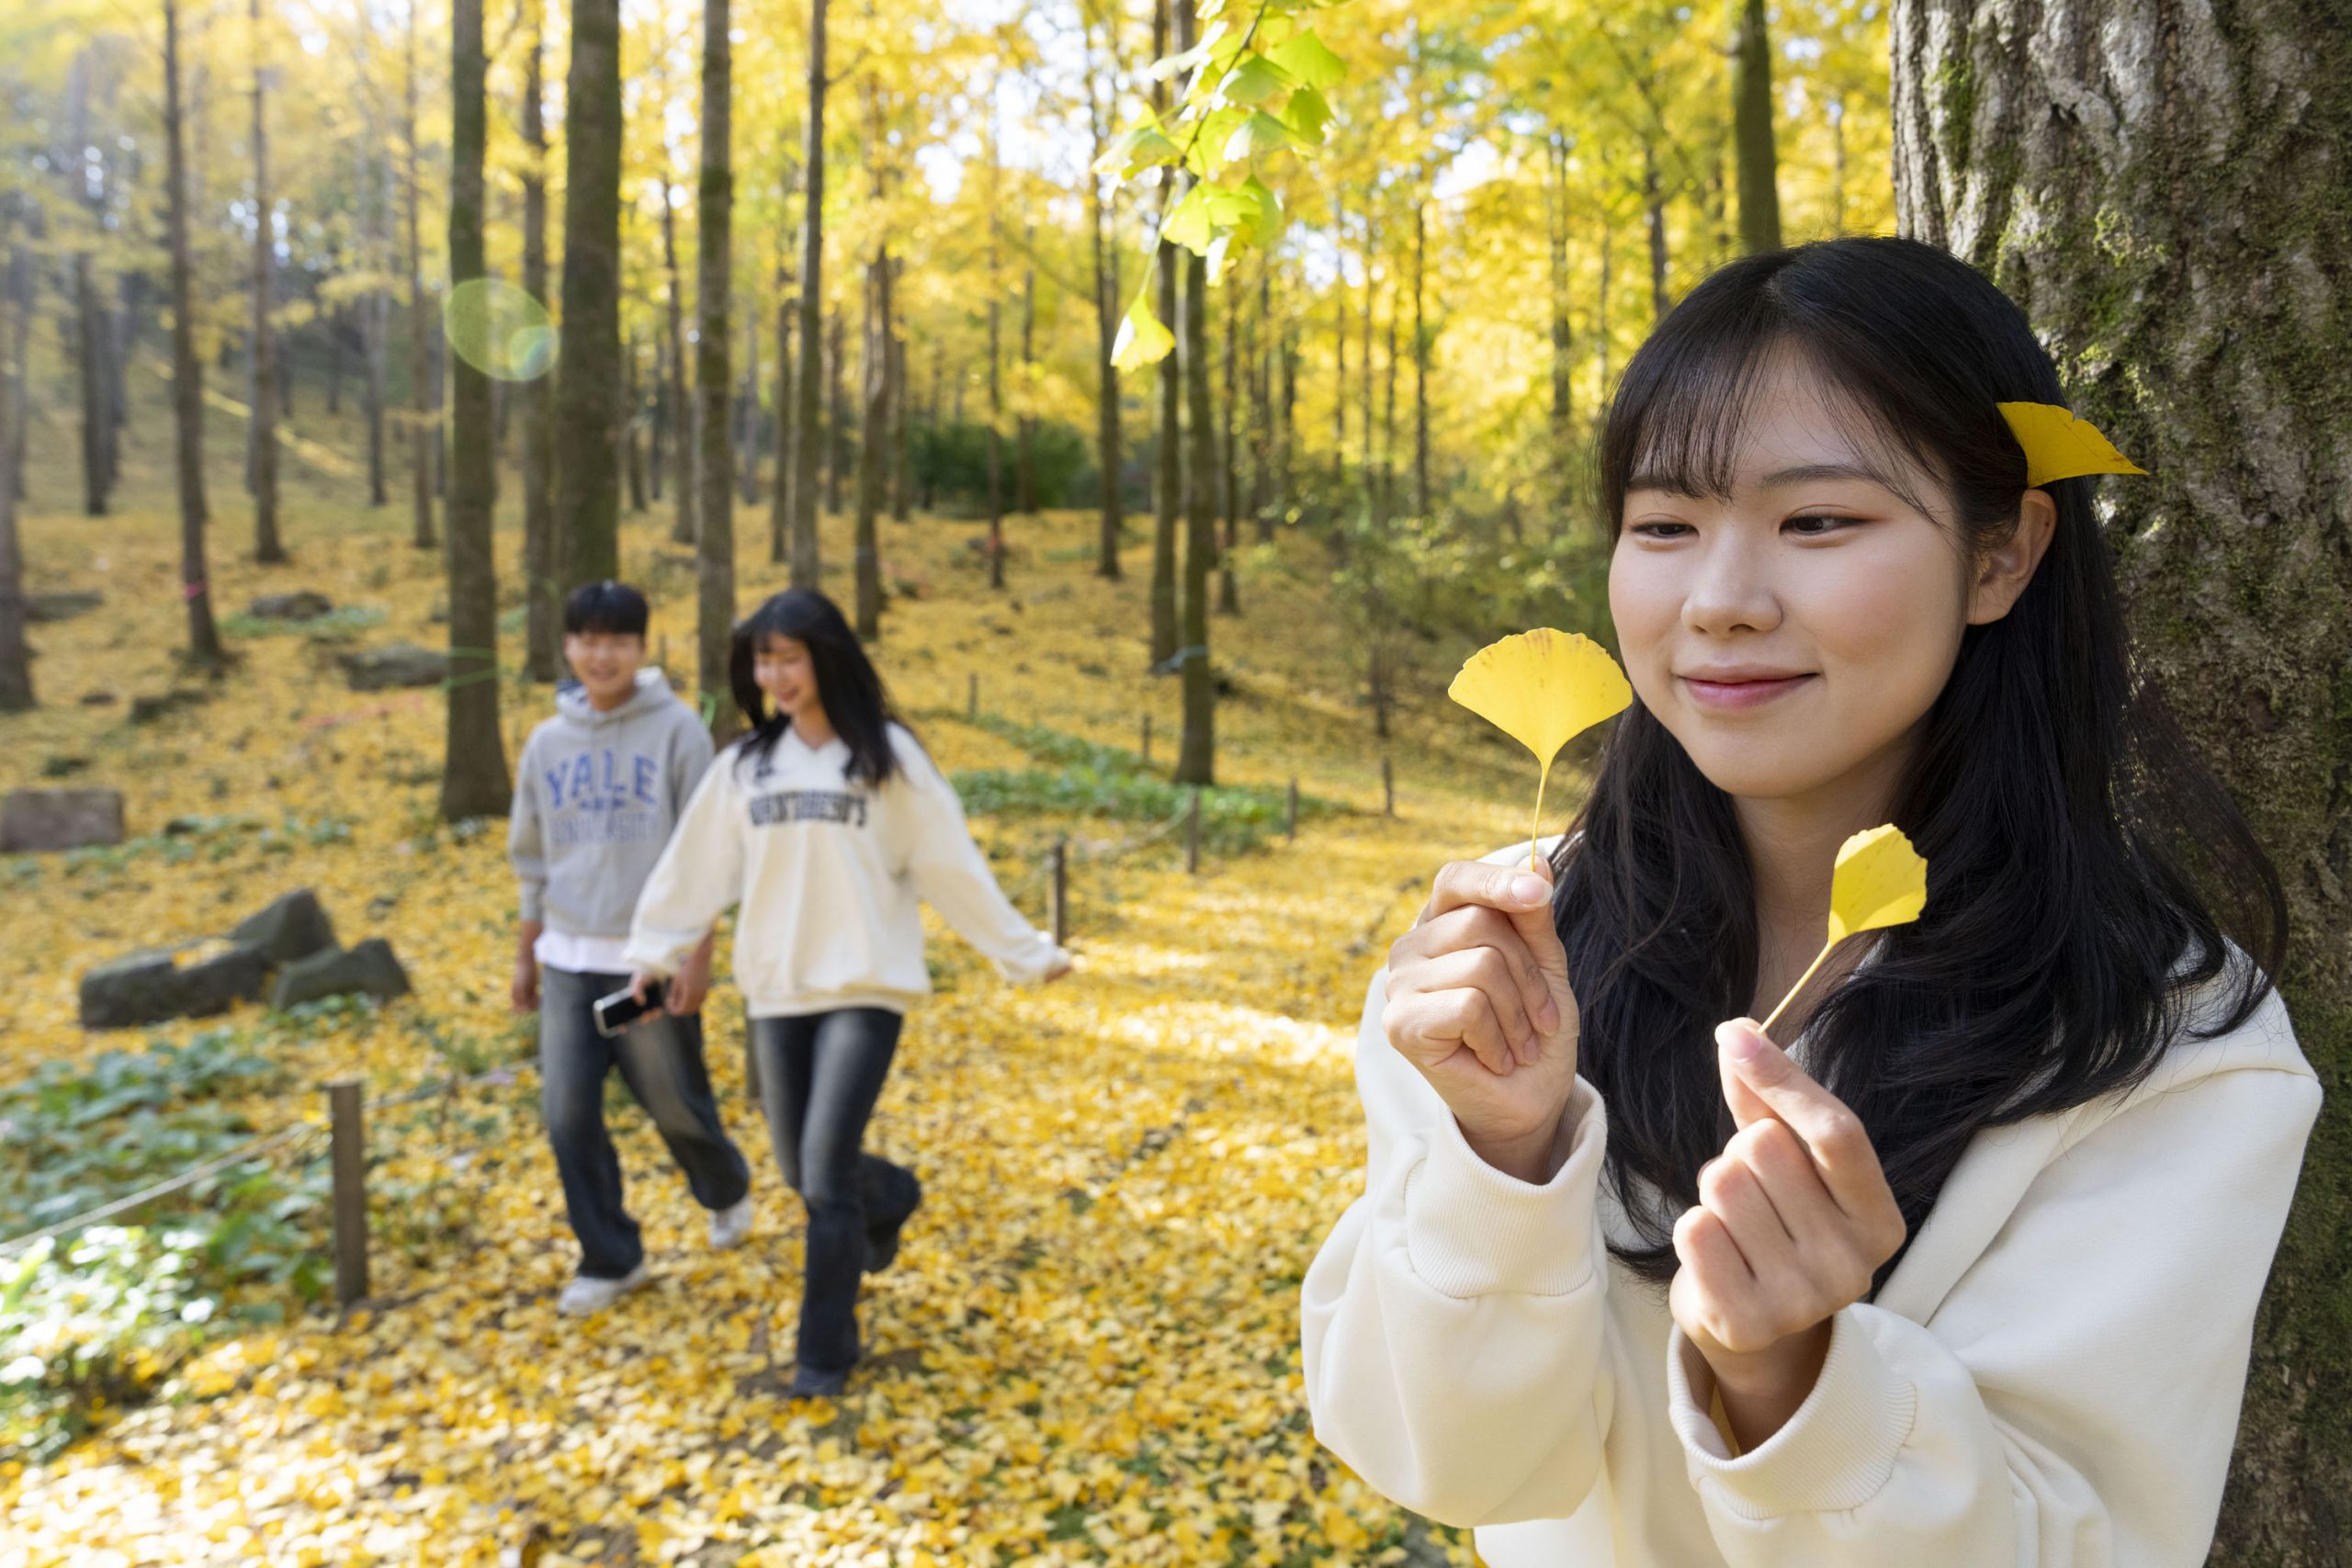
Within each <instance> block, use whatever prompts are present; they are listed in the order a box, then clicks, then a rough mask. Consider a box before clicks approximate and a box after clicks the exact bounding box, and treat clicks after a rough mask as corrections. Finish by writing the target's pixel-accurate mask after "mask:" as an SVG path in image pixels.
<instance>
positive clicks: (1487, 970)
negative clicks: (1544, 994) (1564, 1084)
mask: <svg viewBox="0 0 2352 1568" xmlns="http://www.w3.org/2000/svg"><path fill="white" fill-rule="evenodd" d="M1525 967H1526V960H1525V959H1524V957H1522V958H1521V960H1520V961H1519V962H1518V963H1517V964H1514V963H1513V962H1512V960H1511V959H1510V957H1509V956H1508V955H1506V954H1505V953H1502V952H1501V951H1500V950H1499V949H1497V948H1492V947H1472V948H1463V949H1459V950H1457V951H1455V952H1453V953H1439V954H1438V955H1436V956H1435V957H1433V958H1429V959H1425V960H1423V961H1422V963H1421V964H1419V966H1418V967H1417V968H1416V969H1415V970H1414V972H1413V976H1412V983H1413V985H1414V986H1415V987H1417V988H1418V989H1419V990H1422V991H1426V992H1436V991H1453V990H1466V991H1473V992H1476V994H1477V995H1478V996H1480V997H1482V998H1485V1000H1486V1003H1487V1012H1488V1013H1489V1015H1490V1016H1491V1018H1492V1021H1493V1024H1494V1030H1495V1032H1496V1034H1497V1035H1498V1037H1500V1038H1501V1039H1502V1040H1503V1041H1504V1042H1505V1043H1506V1044H1507V1045H1508V1047H1509V1049H1510V1054H1511V1058H1512V1060H1513V1061H1514V1062H1516V1063H1519V1064H1521V1065H1524V1064H1525V1063H1528V1062H1532V1061H1533V1060H1535V1056H1536V1052H1537V1050H1538V1049H1539V1047H1540V1045H1541V1042H1539V1041H1538V1040H1537V1039H1536V1038H1535V1028H1534V1025H1533V1023H1532V1021H1530V1019H1529V1016H1528V1004H1527V995H1526V991H1525V989H1524V987H1522V985H1521V979H1520V975H1519V973H1518V971H1520V970H1521V969H1524V968H1525Z"/></svg>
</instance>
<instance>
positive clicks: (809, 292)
mask: <svg viewBox="0 0 2352 1568" xmlns="http://www.w3.org/2000/svg"><path fill="white" fill-rule="evenodd" d="M801 177H802V181H803V183H804V185H805V186H806V187H807V195H806V197H805V199H804V200H803V202H802V217H801V220H800V373H799V377H798V385H797V386H796V387H795V388H794V389H793V390H794V392H795V393H797V395H798V398H799V417H798V419H797V421H796V422H795V423H794V425H793V430H792V582H793V586H795V587H797V588H814V587H816V586H817V585H818V577H819V574H820V561H819V559H818V548H817V396H818V392H819V390H820V386H819V383H818V379H817V378H818V377H819V376H820V375H821V374H822V373H823V364H824V355H823V352H822V344H820V342H819V339H818V333H819V331H820V322H821V319H822V311H823V309H824V302H825V0H809V121H808V125H807V127H806V141H805V145H804V148H803V151H802V153H801Z"/></svg>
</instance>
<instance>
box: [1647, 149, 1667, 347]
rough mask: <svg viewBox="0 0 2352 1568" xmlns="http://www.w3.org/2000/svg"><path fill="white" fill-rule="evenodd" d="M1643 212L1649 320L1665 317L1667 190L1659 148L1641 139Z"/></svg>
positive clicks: (1660, 319)
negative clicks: (1662, 181)
mask: <svg viewBox="0 0 2352 1568" xmlns="http://www.w3.org/2000/svg"><path fill="white" fill-rule="evenodd" d="M1642 214H1643V218H1644V220H1645V222H1646V223H1647V225H1648V228H1649V236H1650V321H1651V322H1652V323H1653V324H1655V323H1657V322H1658V321H1664V320H1666V311H1667V306H1668V300H1667V298H1666V193H1665V189H1664V187H1663V186H1661V185H1660V184H1659V182H1658V173H1657V148H1655V147H1653V146H1651V145H1650V144H1649V143H1648V142H1646V141H1645V142H1644V143H1642Z"/></svg>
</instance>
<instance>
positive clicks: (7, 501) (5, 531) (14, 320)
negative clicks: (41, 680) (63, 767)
mask: <svg viewBox="0 0 2352 1568" xmlns="http://www.w3.org/2000/svg"><path fill="white" fill-rule="evenodd" d="M17 205H18V201H17V197H6V198H0V238H5V239H6V241H7V242H8V285H7V292H6V294H5V295H0V354H5V355H6V363H7V364H10V365H13V364H15V363H16V360H17V355H18V354H19V352H20V351H21V345H22V344H23V343H24V339H25V294H26V285H27V281H28V278H29V276H30V275H31V272H32V256H31V254H30V253H29V252H28V251H27V250H26V248H25V245H24V242H23V241H22V240H20V239H18V238H17V236H16V234H15V233H13V232H11V230H12V229H13V228H14V225H15V222H16V220H17ZM17 395H18V394H17V378H15V377H14V376H12V375H8V374H6V373H5V371H4V370H0V713H17V712H21V711H22V710H24V709H26V708H28V707H30V706H32V705H33V656H32V649H30V648H29V647H28V646H27V644H26V642H25V555H24V548H23V547H22V545H21V544H20V543H19V542H18V540H17V481H18V479H20V478H21V476H20V475H19V474H18V473H17V443H16V441H15V440H14V438H13V435H14V432H15V431H16V428H17Z"/></svg>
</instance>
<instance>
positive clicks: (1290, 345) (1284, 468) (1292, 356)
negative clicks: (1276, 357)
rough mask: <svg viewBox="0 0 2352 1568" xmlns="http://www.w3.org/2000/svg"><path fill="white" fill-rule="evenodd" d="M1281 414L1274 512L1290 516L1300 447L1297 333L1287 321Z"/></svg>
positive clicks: (1276, 443) (1276, 445)
mask: <svg viewBox="0 0 2352 1568" xmlns="http://www.w3.org/2000/svg"><path fill="white" fill-rule="evenodd" d="M1282 377H1283V397H1282V414H1281V417H1280V421H1279V423H1277V424H1276V425H1275V427H1274V515H1275V516H1277V517H1280V518H1285V519H1287V518H1288V517H1289V516H1290V509H1291V493H1292V485H1293V483H1294V479H1295V461H1294V455H1295V453H1296V452H1297V450H1298V334H1297V332H1296V331H1295V329H1294V328H1293V327H1292V326H1291V324H1290V323H1289V322H1288V321H1284V322H1283V333H1282Z"/></svg>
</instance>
